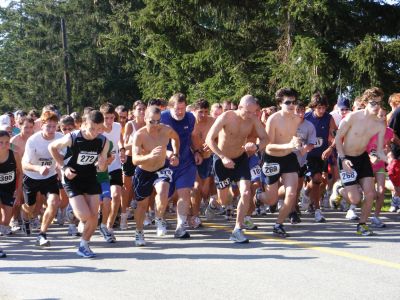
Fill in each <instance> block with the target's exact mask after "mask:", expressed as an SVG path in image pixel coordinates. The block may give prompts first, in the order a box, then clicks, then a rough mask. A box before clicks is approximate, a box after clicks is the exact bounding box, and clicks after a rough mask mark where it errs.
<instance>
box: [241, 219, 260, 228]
mask: <svg viewBox="0 0 400 300" xmlns="http://www.w3.org/2000/svg"><path fill="white" fill-rule="evenodd" d="M244 226H245V227H246V229H248V230H257V229H258V226H257V225H256V224H254V222H253V220H252V219H251V217H250V216H245V217H244Z"/></svg>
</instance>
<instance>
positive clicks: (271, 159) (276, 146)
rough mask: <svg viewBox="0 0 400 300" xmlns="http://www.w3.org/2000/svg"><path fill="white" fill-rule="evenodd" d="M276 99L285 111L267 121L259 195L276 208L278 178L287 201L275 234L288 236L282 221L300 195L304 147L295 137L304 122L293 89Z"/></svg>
mask: <svg viewBox="0 0 400 300" xmlns="http://www.w3.org/2000/svg"><path fill="white" fill-rule="evenodd" d="M275 97H276V100H277V102H278V103H279V104H280V106H281V107H282V109H281V110H280V111H278V112H276V113H274V114H272V115H271V116H270V117H269V118H268V120H267V125H266V129H267V134H268V138H269V144H268V145H267V148H266V151H265V154H264V164H263V166H262V178H263V183H264V187H265V192H264V193H258V194H257V195H256V197H257V201H261V202H264V203H267V204H269V205H275V204H276V203H277V202H278V189H279V179H280V178H281V179H282V183H283V185H284V187H285V199H284V203H283V206H282V207H281V209H280V210H279V215H278V219H277V221H276V224H275V225H274V227H273V233H274V234H276V235H278V236H280V237H286V236H287V234H286V231H285V229H284V228H283V222H284V221H285V219H286V218H287V217H288V215H289V213H290V211H291V209H292V207H294V204H295V201H296V195H297V184H298V177H299V176H298V172H299V169H300V166H299V162H298V160H297V156H296V154H295V153H294V151H295V150H296V149H300V148H301V140H300V138H299V137H297V136H296V132H297V128H298V127H299V125H300V124H301V122H302V121H303V120H302V119H301V118H300V117H299V116H297V115H296V114H295V108H296V106H295V105H296V104H297V92H296V91H295V90H294V89H291V88H282V89H279V90H278V91H277V92H276V95H275Z"/></svg>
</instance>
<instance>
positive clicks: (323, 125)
mask: <svg viewBox="0 0 400 300" xmlns="http://www.w3.org/2000/svg"><path fill="white" fill-rule="evenodd" d="M331 118H332V116H331V115H330V114H329V113H327V112H325V113H324V115H323V116H322V117H321V118H318V117H317V116H316V115H315V114H314V111H310V112H307V113H306V114H305V115H304V119H306V120H307V121H309V122H311V123H312V124H313V125H314V127H315V132H316V136H317V144H316V145H315V147H314V149H313V150H311V151H310V152H309V153H308V155H307V157H319V158H321V155H322V153H323V152H324V151H325V150H326V149H327V148H328V146H329V143H328V138H329V124H330V122H331Z"/></svg>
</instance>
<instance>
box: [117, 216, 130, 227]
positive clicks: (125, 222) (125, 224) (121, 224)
mask: <svg viewBox="0 0 400 300" xmlns="http://www.w3.org/2000/svg"><path fill="white" fill-rule="evenodd" d="M119 227H120V228H121V230H127V229H128V214H127V213H121V219H120V221H119Z"/></svg>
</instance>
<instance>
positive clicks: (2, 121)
mask: <svg viewBox="0 0 400 300" xmlns="http://www.w3.org/2000/svg"><path fill="white" fill-rule="evenodd" d="M0 125H7V126H10V125H11V120H10V117H9V116H8V115H1V116H0Z"/></svg>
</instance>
